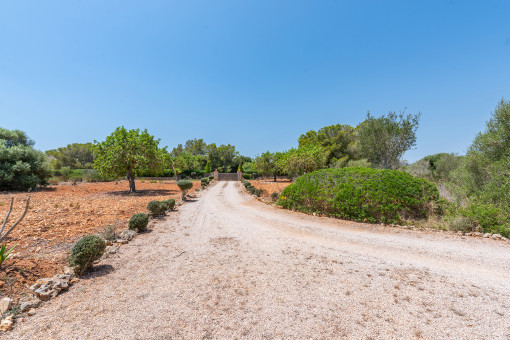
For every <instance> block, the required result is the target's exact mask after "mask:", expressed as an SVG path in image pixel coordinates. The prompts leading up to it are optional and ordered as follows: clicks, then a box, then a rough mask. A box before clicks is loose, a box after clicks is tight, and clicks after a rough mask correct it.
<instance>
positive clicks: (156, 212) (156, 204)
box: [147, 201, 167, 216]
mask: <svg viewBox="0 0 510 340" xmlns="http://www.w3.org/2000/svg"><path fill="white" fill-rule="evenodd" d="M147 210H149V213H150V214H151V215H152V216H161V215H164V214H165V211H166V210H167V206H166V204H163V203H161V202H160V201H150V202H149V203H148V204H147Z"/></svg>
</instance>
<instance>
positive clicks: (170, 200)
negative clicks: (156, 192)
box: [163, 198, 175, 210]
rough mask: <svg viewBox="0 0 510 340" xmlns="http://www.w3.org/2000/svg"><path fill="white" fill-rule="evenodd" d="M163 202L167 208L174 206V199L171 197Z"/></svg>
mask: <svg viewBox="0 0 510 340" xmlns="http://www.w3.org/2000/svg"><path fill="white" fill-rule="evenodd" d="M163 203H165V204H166V209H167V210H172V209H173V208H174V207H175V200H174V199H173V198H170V199H168V200H166V201H163Z"/></svg>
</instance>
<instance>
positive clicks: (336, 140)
mask: <svg viewBox="0 0 510 340" xmlns="http://www.w3.org/2000/svg"><path fill="white" fill-rule="evenodd" d="M298 142H299V147H302V146H305V145H317V146H320V147H322V149H323V150H324V152H325V156H326V164H327V165H329V166H333V165H334V164H335V163H336V162H337V161H338V160H340V159H343V160H344V161H345V163H347V161H349V160H354V159H356V157H357V152H356V130H355V129H354V128H353V127H352V126H350V125H342V124H336V125H330V126H326V127H323V128H321V129H320V130H319V131H317V132H315V131H313V130H310V131H308V132H307V133H306V134H303V135H301V137H299V140H298ZM337 167H338V166H337Z"/></svg>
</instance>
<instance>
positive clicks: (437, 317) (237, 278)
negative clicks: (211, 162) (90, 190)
mask: <svg viewBox="0 0 510 340" xmlns="http://www.w3.org/2000/svg"><path fill="white" fill-rule="evenodd" d="M99 269H100V270H98V271H96V272H94V273H92V274H91V275H89V277H88V278H85V279H83V280H81V281H80V282H79V283H77V284H76V285H75V286H74V287H73V288H71V290H70V291H69V292H67V293H65V294H63V295H61V296H59V297H58V298H56V299H55V300H53V301H52V302H50V303H48V304H47V305H45V306H44V307H42V308H40V309H38V310H37V314H36V315H35V316H33V317H31V318H29V319H28V320H27V321H25V322H23V323H21V324H19V325H18V326H17V327H16V329H15V331H14V332H12V333H9V334H8V337H10V338H13V339H34V338H39V339H203V338H205V339H207V338H219V339H232V338H248V339H262V338H264V339H266V338H267V339H274V338H276V339H284V338H285V339H332V338H353V339H370V338H372V339H385V338H393V339H397V338H398V339H402V338H428V339H440V338H449V339H452V338H469V339H487V338H492V339H495V338H499V339H505V338H510V246H509V245H508V243H505V242H502V241H493V240H487V239H474V238H464V237H458V236H447V235H442V234H439V233H425V232H415V231H407V230H400V229H390V228H385V227H380V226H373V225H364V224H357V223H352V222H345V221H339V220H333V219H328V218H319V217H313V216H308V215H304V214H300V213H293V212H289V211H284V210H281V209H277V208H274V207H271V206H269V205H265V204H263V203H260V202H258V201H256V200H255V199H253V198H252V197H251V196H248V195H246V194H245V193H244V191H242V190H241V187H240V186H239V183H235V182H223V183H222V182H220V183H218V184H216V185H215V186H213V187H211V188H209V189H208V190H207V191H205V192H203V193H202V196H201V197H199V198H198V199H196V200H195V201H194V202H190V203H187V204H185V205H184V206H182V207H180V208H179V211H178V212H172V213H170V214H169V216H168V217H167V219H166V221H164V222H162V223H159V224H158V225H156V226H154V228H153V231H152V232H151V233H147V234H143V235H139V236H138V237H137V238H136V239H135V240H134V241H132V242H131V243H129V244H128V245H126V246H123V247H122V248H121V250H120V252H119V253H118V254H116V255H114V257H112V258H109V259H108V260H106V261H105V262H104V263H103V264H102V266H100V267H99Z"/></svg>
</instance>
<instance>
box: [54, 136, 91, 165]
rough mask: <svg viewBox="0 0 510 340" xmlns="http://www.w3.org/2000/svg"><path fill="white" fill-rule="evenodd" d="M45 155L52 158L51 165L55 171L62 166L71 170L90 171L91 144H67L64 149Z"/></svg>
mask: <svg viewBox="0 0 510 340" xmlns="http://www.w3.org/2000/svg"><path fill="white" fill-rule="evenodd" d="M46 155H47V156H49V157H52V158H54V159H53V161H52V162H51V163H52V167H53V168H54V169H57V170H58V169H60V168H61V167H64V166H68V167H70V168H71V169H92V167H93V163H94V154H93V153H92V143H85V144H80V143H73V144H69V145H67V146H66V147H62V148H58V149H52V150H48V151H46Z"/></svg>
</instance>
